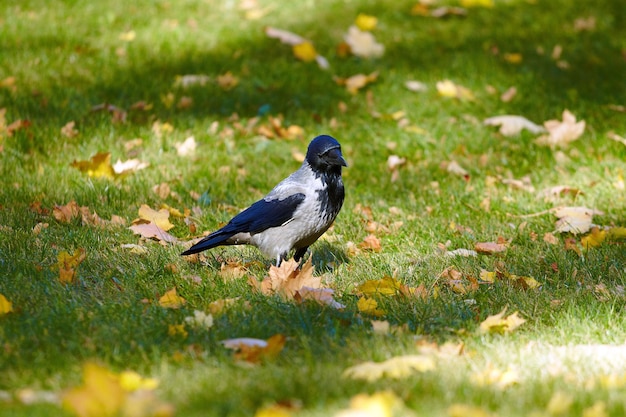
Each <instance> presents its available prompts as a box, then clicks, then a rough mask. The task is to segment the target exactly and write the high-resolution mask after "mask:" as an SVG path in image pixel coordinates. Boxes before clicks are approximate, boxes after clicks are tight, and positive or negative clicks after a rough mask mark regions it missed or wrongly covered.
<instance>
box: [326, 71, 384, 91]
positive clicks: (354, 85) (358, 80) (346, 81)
mask: <svg viewBox="0 0 626 417" xmlns="http://www.w3.org/2000/svg"><path fill="white" fill-rule="evenodd" d="M333 78H334V80H335V82H336V83H337V84H338V85H344V86H345V87H346V89H347V90H348V92H350V94H356V93H358V91H359V90H360V89H361V88H363V87H365V86H366V85H368V84H369V83H371V82H374V81H375V80H376V78H378V71H374V72H372V73H371V74H369V75H365V74H356V75H353V76H351V77H348V78H341V77H333Z"/></svg>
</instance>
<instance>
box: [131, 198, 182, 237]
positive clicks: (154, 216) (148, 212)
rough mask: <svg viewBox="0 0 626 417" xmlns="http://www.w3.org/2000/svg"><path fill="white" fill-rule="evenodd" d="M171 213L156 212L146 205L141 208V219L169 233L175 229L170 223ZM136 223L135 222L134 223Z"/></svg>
mask: <svg viewBox="0 0 626 417" xmlns="http://www.w3.org/2000/svg"><path fill="white" fill-rule="evenodd" d="M169 217H170V212H169V210H167V209H160V210H158V211H157V210H154V209H152V208H150V206H148V205H146V204H142V205H141V207H139V218H140V219H143V220H147V221H148V222H152V223H154V224H155V225H157V226H158V227H159V228H160V229H162V230H164V231H166V232H167V231H168V230H170V229H172V228H173V227H174V225H173V224H172V223H170V221H169ZM133 223H134V222H133Z"/></svg>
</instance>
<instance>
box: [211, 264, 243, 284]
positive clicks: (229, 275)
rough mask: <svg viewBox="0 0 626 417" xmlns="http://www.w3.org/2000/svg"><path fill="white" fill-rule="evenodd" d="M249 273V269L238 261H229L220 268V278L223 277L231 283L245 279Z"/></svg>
mask: <svg viewBox="0 0 626 417" xmlns="http://www.w3.org/2000/svg"><path fill="white" fill-rule="evenodd" d="M247 273H248V269H247V268H246V267H245V266H244V265H242V264H241V263H240V262H237V261H227V262H222V265H221V266H220V272H219V273H218V274H219V276H221V277H222V279H223V280H224V281H230V280H233V279H238V278H241V277H244V276H245V275H246V274H247Z"/></svg>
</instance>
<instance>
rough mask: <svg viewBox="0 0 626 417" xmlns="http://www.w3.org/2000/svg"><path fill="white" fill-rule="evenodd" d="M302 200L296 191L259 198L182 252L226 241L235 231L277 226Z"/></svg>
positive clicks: (199, 250)
mask: <svg viewBox="0 0 626 417" xmlns="http://www.w3.org/2000/svg"><path fill="white" fill-rule="evenodd" d="M303 201H304V194H302V193H298V194H294V195H291V196H289V197H287V198H284V199H282V200H278V199H277V200H270V201H266V200H259V201H257V202H256V203H254V204H253V205H251V206H250V207H248V208H247V209H245V210H244V211H242V212H241V213H239V214H238V215H236V216H235V217H233V218H232V220H231V221H230V222H228V224H227V225H226V226H224V227H222V228H221V229H219V230H217V231H215V232H213V233H211V234H210V235H208V236H207V237H205V238H204V239H202V240H201V241H200V242H198V243H196V244H195V245H193V246H192V247H191V248H189V249H188V250H186V251H185V252H183V253H182V255H191V254H194V253H198V252H202V251H203V250H207V249H211V248H214V247H216V246H220V245H223V244H225V243H226V241H227V240H228V239H229V238H230V237H232V236H234V235H236V234H237V233H250V234H255V233H260V232H262V231H264V230H267V229H269V228H272V227H278V226H280V225H282V224H284V223H285V222H287V221H288V220H290V219H291V218H292V217H293V213H294V212H295V211H296V209H297V208H298V206H299V205H300V204H301V203H302V202H303Z"/></svg>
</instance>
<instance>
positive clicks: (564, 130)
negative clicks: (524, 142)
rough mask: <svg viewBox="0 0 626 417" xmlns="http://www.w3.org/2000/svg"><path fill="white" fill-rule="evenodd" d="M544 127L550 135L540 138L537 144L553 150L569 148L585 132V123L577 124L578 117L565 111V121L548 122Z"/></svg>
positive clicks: (536, 141)
mask: <svg viewBox="0 0 626 417" xmlns="http://www.w3.org/2000/svg"><path fill="white" fill-rule="evenodd" d="M543 125H544V126H545V127H546V129H547V131H548V134H547V135H543V136H540V137H538V138H537V139H536V140H535V143H537V144H538V145H545V146H549V147H551V148H553V149H554V148H556V147H566V146H568V145H569V144H570V143H571V142H573V141H575V140H577V139H578V138H579V137H580V136H581V135H582V134H583V132H584V131H585V121H584V120H582V121H580V122H576V116H574V115H573V114H572V113H571V112H570V111H569V110H564V111H563V121H559V120H548V121H547V122H544V124H543Z"/></svg>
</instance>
